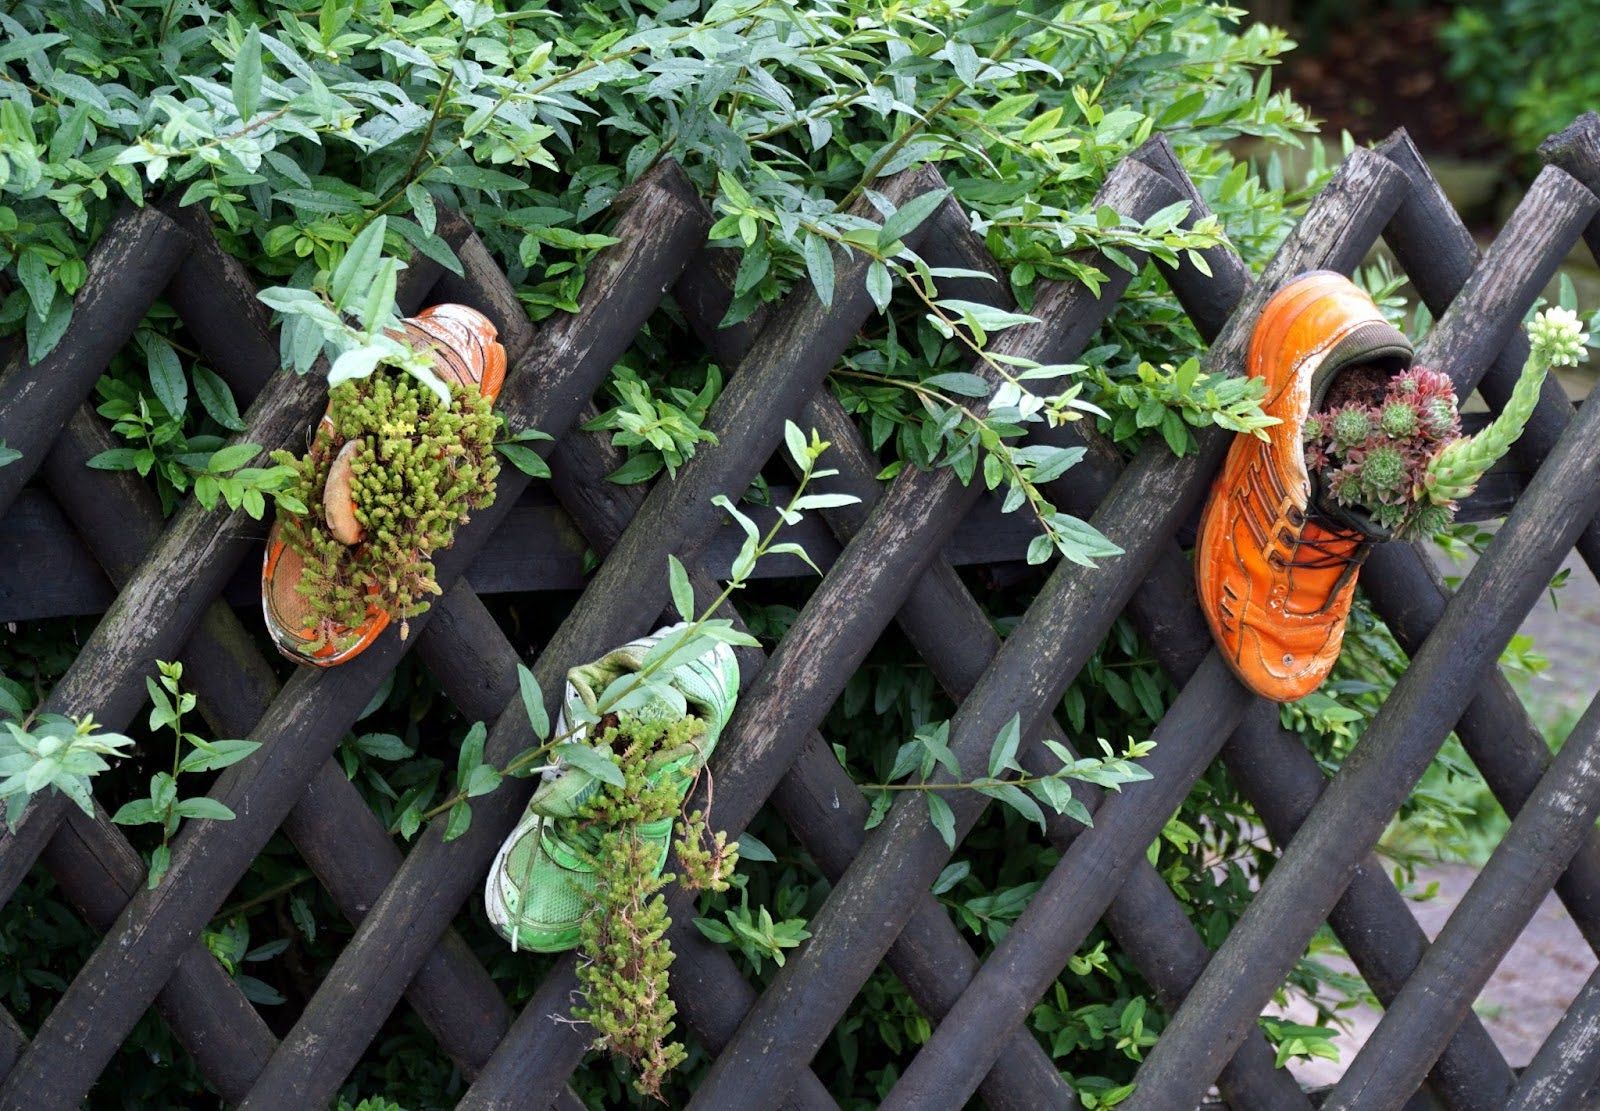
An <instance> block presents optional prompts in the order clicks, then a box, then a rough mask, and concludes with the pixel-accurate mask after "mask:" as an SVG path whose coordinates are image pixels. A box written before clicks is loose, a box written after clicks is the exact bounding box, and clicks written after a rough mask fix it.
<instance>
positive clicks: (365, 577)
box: [273, 371, 500, 650]
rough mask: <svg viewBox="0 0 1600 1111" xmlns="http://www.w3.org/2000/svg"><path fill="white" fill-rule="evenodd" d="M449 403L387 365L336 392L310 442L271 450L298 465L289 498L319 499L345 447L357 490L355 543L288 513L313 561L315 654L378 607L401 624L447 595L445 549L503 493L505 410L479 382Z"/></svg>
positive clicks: (299, 545)
mask: <svg viewBox="0 0 1600 1111" xmlns="http://www.w3.org/2000/svg"><path fill="white" fill-rule="evenodd" d="M446 396H449V397H451V399H452V401H453V404H452V405H450V406H445V405H443V404H441V403H440V402H439V400H438V398H437V397H435V396H434V394H433V393H432V391H431V390H430V389H429V388H428V387H427V386H426V385H425V384H424V383H422V382H421V381H419V380H418V379H416V378H415V377H413V376H408V375H401V374H397V373H392V372H388V371H379V372H377V373H372V374H369V375H368V376H366V377H363V378H358V379H354V380H350V381H346V382H344V383H343V384H342V385H338V386H335V387H334V388H333V389H332V390H331V391H330V393H329V409H328V416H329V421H328V422H327V423H325V424H323V425H322V426H320V427H319V428H318V430H317V433H316V437H315V439H314V441H313V443H312V446H311V450H310V451H308V452H307V453H306V455H305V456H303V457H300V458H297V457H295V456H294V455H293V454H292V453H291V452H287V451H278V452H274V453H273V458H274V459H275V460H276V461H277V462H278V463H279V464H280V465H282V466H286V467H292V468H294V471H295V475H296V482H295V483H294V485H293V486H291V487H290V488H289V491H288V492H289V494H290V495H291V496H292V497H293V498H295V499H296V500H297V501H299V502H301V503H309V504H313V505H320V504H321V500H322V491H323V487H324V486H325V485H326V483H327V479H328V471H329V467H330V465H331V464H332V462H333V460H334V457H335V455H336V454H337V453H339V452H340V451H343V450H346V445H348V444H350V443H352V442H353V443H356V444H357V445H358V446H357V447H356V448H355V449H353V452H352V454H351V456H350V467H351V472H352V475H353V477H352V481H351V498H352V500H353V501H354V503H355V518H356V520H357V522H359V523H360V525H361V527H362V529H363V531H364V536H363V539H362V540H361V541H360V542H359V543H357V544H355V545H353V546H350V545H346V544H344V543H342V542H341V541H340V540H339V539H337V538H336V537H335V536H334V535H333V532H332V531H331V528H330V526H329V525H328V522H327V521H326V520H325V519H324V517H323V516H322V515H321V514H320V513H316V514H301V513H294V512H290V511H288V510H283V511H281V512H280V513H279V517H278V519H279V521H280V522H281V524H282V526H283V536H284V540H285V542H286V543H288V544H289V545H291V546H292V547H293V548H294V549H295V551H297V552H299V553H300V555H301V556H302V558H304V559H305V561H306V570H305V574H304V575H303V576H302V577H301V580H300V582H299V584H298V585H297V587H296V589H297V590H298V591H299V592H300V594H301V595H302V596H303V597H304V598H305V600H306V603H307V606H308V608H309V614H308V616H307V628H309V629H311V630H312V631H314V632H315V633H316V636H317V640H316V643H315V644H312V645H311V646H310V647H311V649H312V650H315V648H316V647H317V646H318V645H320V644H322V643H332V641H333V640H334V639H335V638H336V637H337V636H338V634H339V631H340V629H341V628H345V629H348V628H353V627H355V626H358V625H360V624H361V622H362V620H363V619H364V617H365V615H366V613H367V608H368V606H377V607H378V608H380V609H381V610H383V611H384V612H385V613H387V614H388V615H389V617H390V618H391V619H393V620H396V621H399V622H400V634H401V636H402V637H404V636H405V635H406V621H407V619H408V618H411V617H415V616H417V615H418V614H420V613H422V612H423V611H424V610H426V609H427V608H428V604H429V602H430V601H431V599H432V597H433V596H434V595H436V594H438V593H439V584H438V582H437V581H436V580H435V579H434V577H433V562H432V557H433V553H434V552H435V551H438V550H440V549H443V548H448V547H449V546H450V543H451V541H452V540H453V538H454V536H455V530H456V529H457V528H458V527H459V526H460V525H462V524H464V523H465V522H466V521H467V519H468V516H469V514H470V513H471V511H473V510H476V509H481V508H484V507H485V506H488V505H490V504H492V503H493V501H494V480H495V476H496V475H497V474H498V473H499V469H500V468H499V463H498V462H497V461H496V458H495V453H494V438H495V433H496V430H497V429H498V427H499V421H498V418H497V417H495V415H494V414H493V412H492V411H491V408H492V404H493V403H492V402H491V401H490V399H489V398H487V397H485V396H483V395H482V394H481V393H479V392H478V391H477V390H475V389H456V390H455V391H453V392H449V393H447V394H446Z"/></svg>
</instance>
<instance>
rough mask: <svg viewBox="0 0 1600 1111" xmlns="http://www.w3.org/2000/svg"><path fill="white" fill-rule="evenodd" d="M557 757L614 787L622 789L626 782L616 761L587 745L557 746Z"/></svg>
mask: <svg viewBox="0 0 1600 1111" xmlns="http://www.w3.org/2000/svg"><path fill="white" fill-rule="evenodd" d="M556 757H557V758H558V759H560V760H562V761H563V762H565V763H568V764H571V765H572V766H573V767H575V768H577V769H579V770H580V771H585V772H588V773H589V774H590V775H592V776H594V777H595V778H596V779H598V780H600V781H602V782H604V783H609V784H611V785H612V786H613V787H621V786H622V785H623V784H624V782H625V780H624V779H623V777H622V769H621V768H619V767H617V764H616V761H614V760H612V759H611V757H609V756H607V755H606V754H605V753H603V752H598V751H596V750H595V749H592V748H589V747H588V746H586V745H557V746H556Z"/></svg>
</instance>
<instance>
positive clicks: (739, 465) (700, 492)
mask: <svg viewBox="0 0 1600 1111" xmlns="http://www.w3.org/2000/svg"><path fill="white" fill-rule="evenodd" d="M934 180H935V178H934V175H932V174H931V173H929V172H927V171H908V172H906V173H903V174H900V175H897V176H896V177H894V178H892V179H889V180H888V181H886V182H885V185H884V189H883V193H884V195H885V196H887V197H888V198H889V200H890V203H892V204H897V205H898V204H903V203H905V201H907V200H908V199H910V198H911V197H912V196H915V195H918V194H920V193H922V192H925V191H926V190H927V189H928V188H931V187H932V186H933V182H934ZM696 203H697V202H696ZM907 240H908V242H909V243H910V245H913V246H914V244H915V242H916V240H917V233H915V232H913V233H912V234H911V235H909V236H908V237H907ZM866 266H867V260H865V259H863V258H862V257H861V256H859V255H858V256H855V257H846V256H844V255H843V254H842V252H841V253H840V254H839V255H838V256H837V257H836V259H835V274H836V278H837V285H836V289H835V293H834V298H833V303H832V305H831V307H829V308H828V309H826V310H824V309H823V308H822V306H821V305H820V304H819V303H818V301H817V300H816V297H815V295H814V294H813V293H811V292H810V291H809V290H805V291H797V292H795V293H792V294H791V295H790V297H789V299H788V300H787V301H786V302H785V303H784V305H783V306H782V307H781V308H780V309H779V311H778V312H777V313H776V314H775V315H774V317H773V318H772V324H771V325H770V326H769V327H768V328H767V329H765V330H764V331H763V332H762V335H761V339H760V340H759V341H758V342H757V344H756V345H755V347H754V348H753V349H752V351H751V352H750V355H749V356H748V358H747V359H746V363H747V364H748V365H746V366H745V367H742V368H741V369H740V371H739V372H738V373H736V374H734V375H733V377H732V378H731V380H730V381H729V384H728V386H727V388H726V389H725V390H724V391H723V393H722V396H721V397H720V398H719V400H718V402H717V405H716V407H715V408H714V409H713V410H712V413H711V416H710V420H709V427H710V428H711V430H712V431H713V432H714V433H715V434H716V436H717V439H718V441H719V445H718V450H717V451H714V452H713V451H702V452H699V453H697V454H696V455H695V457H694V458H693V459H692V460H690V461H689V462H688V463H687V464H685V465H684V466H683V467H682V468H680V470H679V472H678V475H677V478H676V480H675V481H673V482H671V483H666V484H662V483H658V484H657V485H656V486H655V487H653V488H652V490H651V492H650V493H649V495H648V496H647V497H646V498H645V501H644V504H643V506H642V507H641V508H640V510H639V512H638V514H637V515H636V516H635V517H634V518H633V521H632V523H631V524H630V525H629V526H628V528H627V530H626V531H625V532H624V533H623V535H622V536H621V538H620V539H619V540H618V542H617V545H616V547H615V548H614V549H613V550H612V552H611V554H610V556H609V557H608V558H607V559H606V561H605V562H604V563H603V564H602V565H601V566H600V569H599V571H598V572H597V573H596V575H595V578H594V581H593V582H592V583H591V585H590V587H589V589H588V590H587V591H586V592H585V593H584V595H583V597H582V599H580V601H579V603H578V605H577V606H576V608H574V610H573V611H572V613H571V614H570V615H569V616H568V617H567V619H566V620H565V621H564V622H563V623H562V625H561V627H560V628H559V629H558V630H557V631H556V634H555V636H554V637H553V638H552V639H551V641H550V643H549V644H548V645H546V647H545V649H544V651H543V652H542V653H540V655H539V658H538V660H537V661H536V662H535V664H534V668H533V671H534V674H535V676H536V678H537V679H538V682H539V685H540V688H541V689H542V690H543V692H544V697H545V701H546V704H547V705H557V704H559V697H560V692H561V689H562V684H563V683H564V681H565V674H566V670H567V668H569V667H571V666H573V665H575V664H576V663H578V662H580V661H582V660H586V659H593V658H594V657H596V656H598V655H600V654H601V653H602V652H604V651H605V650H607V649H608V648H609V647H610V646H612V645H614V644H616V643H618V642H620V641H623V640H626V639H628V638H629V637H631V636H635V635H637V634H639V633H640V632H643V631H645V630H646V629H648V628H649V627H650V624H651V623H652V622H653V621H654V620H655V618H656V617H657V615H658V614H659V613H660V612H661V609H662V606H663V603H664V601H665V598H666V593H667V591H666V560H667V555H668V554H669V552H676V553H677V554H678V555H679V556H680V557H681V558H684V560H685V562H686V563H689V562H692V561H693V560H694V558H695V556H696V554H697V551H696V550H697V548H698V546H699V545H700V544H701V543H703V540H704V537H705V534H706V533H707V532H708V531H709V527H710V522H711V521H712V520H713V518H714V516H716V515H717V514H718V511H717V510H716V508H715V507H714V506H712V505H711V504H710V503H711V498H712V496H713V495H714V494H716V493H727V494H729V495H731V496H737V495H739V494H741V493H742V492H743V490H744V489H745V487H746V486H747V485H748V483H749V482H750V480H751V479H752V478H753V477H754V475H755V473H756V471H757V470H758V469H759V467H760V466H761V464H762V463H763V462H764V461H765V459H766V458H767V457H768V455H770V453H771V451H772V450H773V448H774V446H775V445H776V444H777V443H778V441H779V440H780V438H781V436H782V428H783V421H784V419H785V418H786V417H787V416H788V415H790V414H792V413H794V412H796V411H797V410H798V409H799V407H800V405H801V404H802V403H803V402H804V400H805V399H806V398H807V397H809V396H810V395H811V393H813V392H814V391H815V390H816V388H817V386H818V385H820V383H821V380H822V377H823V375H824V374H826V373H827V370H828V369H829V368H830V367H831V366H832V365H833V363H834V361H835V360H836V359H837V357H838V355H839V353H840V352H842V351H843V350H844V348H845V347H846V346H847V345H848V343H849V341H850V339H851V338H852V337H853V336H854V334H855V332H856V330H857V329H858V328H859V327H860V324H861V322H862V321H863V320H864V319H865V318H866V315H867V312H868V311H869V309H870V304H871V303H870V299H869V297H868V295H867V292H866V288H865V282H864V279H865V272H866ZM663 288H665V283H663ZM636 330H637V328H636V327H635V328H633V329H629V330H628V332H627V337H628V338H630V339H631V337H632V335H633V334H634V332H635V331H636ZM619 354H620V352H619ZM607 365H608V366H609V363H608V364H607ZM592 389H593V387H592V386H591V390H590V392H592ZM587 398H588V394H583V395H581V396H577V395H574V396H573V397H571V398H570V399H569V400H571V401H572V402H573V403H574V405H575V406H576V405H581V404H582V403H583V402H584V401H586V400H587ZM457 547H458V548H459V547H460V542H459V541H458V543H457ZM454 551H455V549H452V553H447V554H453V553H454ZM467 554H468V555H470V554H471V553H470V552H469V553H467ZM368 654H369V655H370V654H371V653H370V652H369V653H368ZM364 658H365V657H363V659H364ZM360 664H361V660H360V659H358V660H356V661H355V663H354V664H351V665H347V667H348V666H360ZM531 743H533V737H532V733H531V730H530V728H529V725H528V720H527V714H526V712H525V711H524V710H523V709H522V707H521V705H520V704H519V703H517V702H516V701H515V700H513V702H512V704H511V705H508V706H507V707H506V709H505V711H504V712H502V713H501V714H500V715H499V717H498V718H497V719H496V721H495V723H494V725H493V727H492V728H491V729H490V731H489V737H488V741H487V743H486V747H485V759H486V760H489V761H491V762H494V763H502V764H503V763H504V762H506V761H508V760H509V759H510V758H511V757H512V756H513V755H515V754H516V753H517V752H520V751H522V750H523V749H525V748H527V747H528V746H529V745H530V744H531ZM526 795H527V791H526V790H520V791H519V790H516V789H506V788H505V787H502V789H501V790H499V791H496V792H494V793H493V794H490V795H486V796H483V798H482V799H481V800H477V801H475V802H474V806H473V813H474V819H473V822H472V825H471V826H470V827H469V828H468V830H467V832H466V833H465V834H463V835H462V836H461V837H459V838H457V839H456V840H455V841H452V842H450V843H449V844H446V843H445V842H444V841H443V840H442V838H441V836H440V831H439V830H437V829H430V830H428V831H427V832H425V833H424V834H423V835H422V836H421V837H419V839H418V841H417V844H416V846H415V847H414V848H413V849H412V851H411V854H410V855H409V856H408V857H407V859H406V863H405V865H404V866H403V867H402V869H401V871H400V873H399V875H398V876H397V877H396V879H395V881H394V882H393V883H391V884H390V885H389V888H388V889H387V890H386V891H385V893H384V897H383V899H382V900H381V902H380V904H379V906H378V907H377V908H375V909H374V913H373V914H372V915H371V916H370V917H369V918H368V920H367V921H366V922H365V923H363V924H362V927H361V929H359V930H358V931H357V933H356V936H355V938H354V940H353V941H352V942H351V943H350V945H348V946H347V947H346V948H345V951H344V952H343V953H342V954H341V955H340V957H339V960H338V961H337V962H335V965H334V968H333V970H332V971H331V972H330V974H329V976H328V977H327V978H326V979H325V980H324V982H323V986H322V988H321V989H320V990H319V991H318V992H317V994H316V995H315V996H314V997H313V998H312V1000H311V1002H310V1003H309V1004H308V1005H307V1007H306V1010H305V1013H304V1015H303V1016H302V1018H301V1020H300V1022H299V1023H297V1024H296V1027H295V1029H294V1030H293V1031H291V1032H290V1034H289V1036H288V1037H287V1038H286V1039H285V1041H284V1044H283V1046H282V1047H281V1048H280V1050H279V1052H278V1053H277V1055H276V1056H275V1057H274V1058H273V1061H272V1062H271V1063H270V1064H269V1065H268V1068H267V1071H266V1072H265V1073H264V1074H263V1076H262V1079H261V1082H260V1083H259V1084H258V1085H257V1089H256V1092H255V1093H254V1094H253V1095H252V1098H251V1100H250V1101H247V1103H256V1104H258V1105H262V1106H276V1105H277V1104H279V1103H280V1102H282V1101H283V1100H284V1099H287V1098H311V1099H313V1100H317V1099H321V1098H326V1097H327V1096H328V1095H331V1093H332V1091H333V1090H334V1088H336V1087H337V1085H338V1083H339V1082H340V1081H341V1080H342V1078H343V1077H344V1075H345V1073H346V1072H347V1071H348V1069H349V1067H350V1064H351V1063H353V1060H354V1056H355V1055H358V1054H359V1052H360V1049H361V1048H362V1047H364V1046H365V1045H366V1043H367V1042H368V1041H369V1040H370V1039H371V1037H372V1034H373V1033H375V1030H376V1027H375V1025H374V1023H373V1021H372V1018H371V1015H370V1014H367V1013H353V1012H358V1011H360V1010H362V1008H361V1007H359V1006H358V1005H357V1003H358V1001H359V1000H360V999H361V998H362V997H363V996H364V995H365V994H366V993H367V992H369V991H386V990H387V985H384V984H383V982H384V981H385V980H386V979H388V978H389V974H390V970H391V969H392V968H394V967H396V966H398V967H401V968H405V967H409V965H408V963H407V962H408V961H410V960H412V959H414V957H413V955H414V954H415V951H416V947H417V946H418V945H419V944H420V943H422V942H425V941H426V940H427V939H429V938H431V937H434V936H437V934H438V932H439V931H440V930H442V928H443V925H444V924H445V923H447V922H448V921H449V920H450V919H451V918H452V917H453V916H454V914H455V911H456V909H457V908H458V907H459V906H460V905H461V903H462V902H463V901H464V900H465V899H466V897H467V895H468V894H469V893H470V892H471V891H473V890H474V889H475V888H476V887H477V884H478V881H479V878H480V877H481V871H480V869H481V868H482V867H483V865H484V864H485V863H486V862H487V861H488V860H489V858H490V856H491V855H492V854H493V852H494V850H495V848H496V847H497V846H498V843H499V841H500V839H501V838H502V837H503V836H504V835H505V833H506V832H508V831H509V830H510V828H511V826H512V825H513V824H514V822H515V820H516V816H517V811H518V809H519V808H520V806H521V805H522V803H523V802H524V801H525V800H526ZM469 862H470V863H469ZM356 985H360V987H359V988H358V987H356ZM380 985H383V986H382V987H380ZM538 998H539V996H537V995H536V996H535V999H536V1000H537V999H538ZM328 1031H335V1032H336V1034H335V1036H333V1037H330V1036H328ZM580 1044H581V1043H580ZM492 1064H493V1063H492V1062H491V1066H492ZM564 1075H565V1074H563V1079H564ZM308 1093H309V1097H308ZM546 1098H548V1097H546Z"/></svg>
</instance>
